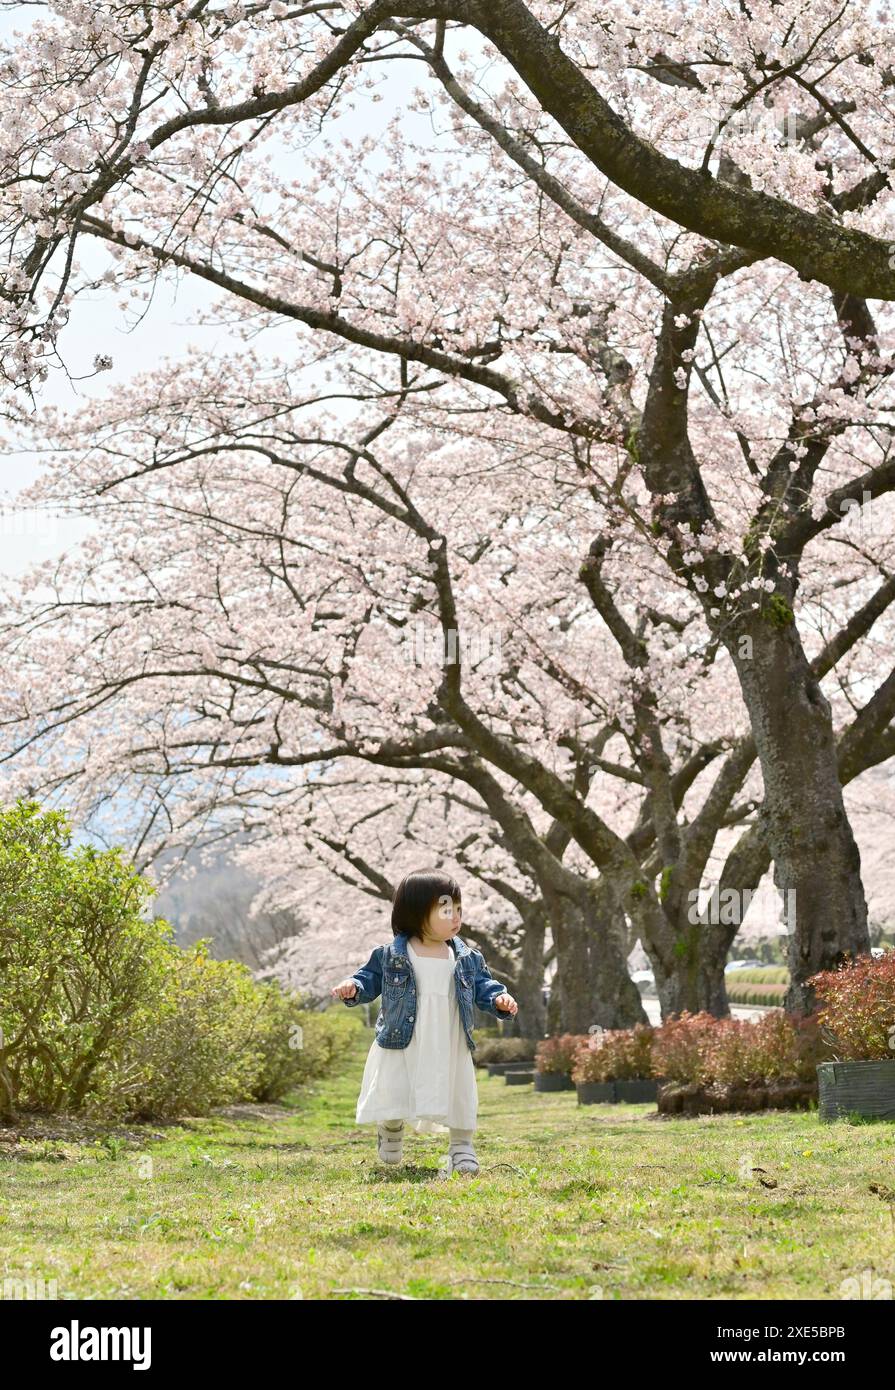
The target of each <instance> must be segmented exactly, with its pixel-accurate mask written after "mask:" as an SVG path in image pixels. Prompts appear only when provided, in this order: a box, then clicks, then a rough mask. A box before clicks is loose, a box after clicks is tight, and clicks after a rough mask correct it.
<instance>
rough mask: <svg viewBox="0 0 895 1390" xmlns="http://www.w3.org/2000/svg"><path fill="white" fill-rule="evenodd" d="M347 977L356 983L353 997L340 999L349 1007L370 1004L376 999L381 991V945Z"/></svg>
mask: <svg viewBox="0 0 895 1390" xmlns="http://www.w3.org/2000/svg"><path fill="white" fill-rule="evenodd" d="M349 979H352V980H353V981H354V983H355V984H356V985H357V994H355V996H354V998H353V999H343V1000H342V1003H343V1004H347V1005H348V1007H349V1009H350V1008H353V1007H354V1006H355V1005H356V1004H372V1002H373V1000H374V999H378V998H379V996H380V994H381V993H382V947H381V946H377V947H376V948H375V950H374V951H373V954H372V955H371V956H370V959H369V960H368V961H367V963H366V965H362V966H361V968H360V970H356V971H355V973H354V974H353V975H351V976H349Z"/></svg>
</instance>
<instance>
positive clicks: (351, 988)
mask: <svg viewBox="0 0 895 1390" xmlns="http://www.w3.org/2000/svg"><path fill="white" fill-rule="evenodd" d="M332 993H333V995H334V996H335V998H336V999H353V998H354V996H355V995H356V994H357V985H356V984H355V983H354V981H353V980H343V981H342V982H341V984H338V985H334V986H333V988H332Z"/></svg>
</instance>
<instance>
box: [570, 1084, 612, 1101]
mask: <svg viewBox="0 0 895 1390" xmlns="http://www.w3.org/2000/svg"><path fill="white" fill-rule="evenodd" d="M575 1090H576V1091H577V1092H578V1104H579V1105H598V1104H599V1103H600V1101H614V1100H615V1083H614V1082H612V1081H579V1082H578V1084H577V1086H576V1087H575Z"/></svg>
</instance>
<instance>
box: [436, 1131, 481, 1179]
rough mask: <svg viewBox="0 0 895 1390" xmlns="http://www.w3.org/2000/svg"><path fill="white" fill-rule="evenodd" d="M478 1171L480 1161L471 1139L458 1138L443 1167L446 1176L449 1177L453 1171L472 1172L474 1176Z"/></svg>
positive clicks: (451, 1147) (452, 1145)
mask: <svg viewBox="0 0 895 1390" xmlns="http://www.w3.org/2000/svg"><path fill="white" fill-rule="evenodd" d="M478 1171H479V1161H478V1159H477V1158H476V1156H475V1149H474V1148H473V1147H472V1142H471V1141H470V1140H469V1139H458V1140H456V1141H455V1142H453V1143H452V1144H451V1146H450V1148H449V1149H448V1152H447V1157H446V1159H445V1161H444V1166H443V1169H442V1172H443V1173H444V1176H445V1177H446V1178H449V1177H450V1175H451V1173H470V1174H472V1175H473V1176H474V1175H475V1174H476V1173H478Z"/></svg>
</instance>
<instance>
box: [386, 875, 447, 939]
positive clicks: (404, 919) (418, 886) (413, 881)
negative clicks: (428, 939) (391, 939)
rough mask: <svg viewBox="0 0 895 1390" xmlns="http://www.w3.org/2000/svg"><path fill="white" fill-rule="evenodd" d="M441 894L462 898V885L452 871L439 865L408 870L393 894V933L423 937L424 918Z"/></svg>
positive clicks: (442, 895)
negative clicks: (412, 871)
mask: <svg viewBox="0 0 895 1390" xmlns="http://www.w3.org/2000/svg"><path fill="white" fill-rule="evenodd" d="M439 898H450V899H451V900H452V902H455V903H459V902H460V885H459V883H458V882H457V880H456V879H455V878H451V876H450V874H443V873H441V872H439V870H438V869H423V870H421V871H420V872H418V873H414V874H406V875H405V877H404V878H402V879H401V882H400V883H399V884H398V886H397V888H396V889H395V896H394V897H393V898H392V934H393V935H394V936H399V935H400V934H401V933H402V932H405V933H406V934H407V935H408V936H416V937H419V938H420V939H421V938H422V929H423V922H424V921H425V919H426V918H427V917H428V915H429V912H430V910H431V909H432V907H434V905H435V904H436V903H437V902H438V900H439Z"/></svg>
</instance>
